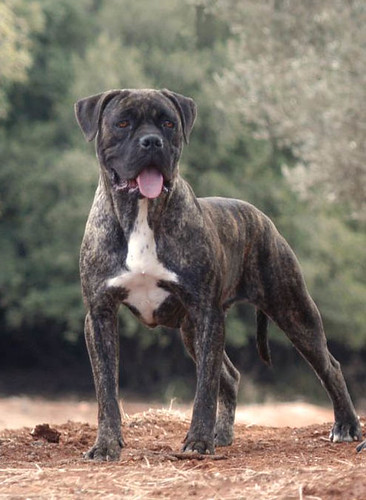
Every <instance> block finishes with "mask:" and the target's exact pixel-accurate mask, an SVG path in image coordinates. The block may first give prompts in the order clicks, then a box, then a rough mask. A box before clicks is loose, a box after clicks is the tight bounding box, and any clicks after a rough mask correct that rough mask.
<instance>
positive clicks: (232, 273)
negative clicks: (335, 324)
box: [75, 89, 361, 460]
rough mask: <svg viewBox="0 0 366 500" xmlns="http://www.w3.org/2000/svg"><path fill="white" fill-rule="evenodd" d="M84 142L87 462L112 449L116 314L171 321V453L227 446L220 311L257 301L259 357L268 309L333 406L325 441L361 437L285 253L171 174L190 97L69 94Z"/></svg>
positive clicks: (236, 208) (265, 354)
mask: <svg viewBox="0 0 366 500" xmlns="http://www.w3.org/2000/svg"><path fill="white" fill-rule="evenodd" d="M75 113H76V118H77V121H78V123H79V125H80V128H81V130H82V132H83V134H84V136H85V138H86V140H87V141H92V140H94V139H96V141H95V142H96V152H97V158H98V160H99V165H100V177H99V184H98V187H97V190H96V193H95V198H94V202H93V205H92V208H91V211H90V214H89V217H88V221H87V224H86V229H85V234H84V238H83V242H82V245H81V252H80V276H81V284H82V294H83V300H84V303H85V307H86V311H87V314H86V319H85V337H86V344H87V348H88V352H89V356H90V360H91V365H92V370H93V376H94V383H95V389H96V396H97V401H98V433H97V438H96V442H95V444H94V446H93V447H92V448H91V449H90V450H89V451H88V452H87V453H86V455H85V457H86V458H87V459H94V460H118V459H119V457H120V452H121V449H122V447H123V446H124V442H123V438H122V433H121V415H120V409H119V404H118V330H117V311H118V308H119V305H120V304H121V303H122V304H124V305H126V306H127V307H128V308H129V309H130V310H131V311H132V313H133V314H134V315H135V316H136V317H137V318H138V319H139V320H140V321H141V322H142V323H144V324H145V325H147V326H148V327H151V328H153V327H155V326H157V325H163V326H166V327H172V328H180V332H181V335H182V339H183V342H184V345H185V347H186V349H187V351H188V353H189V354H190V356H191V357H192V358H193V360H194V361H195V363H196V373H197V386H196V393H195V398H194V404H193V413H192V420H191V425H190V429H189V431H188V433H187V435H186V437H185V440H184V445H183V451H187V452H198V453H209V454H213V453H214V450H215V446H226V445H230V444H231V443H232V440H233V425H234V417H235V409H236V401H237V393H238V385H239V373H238V371H237V370H236V368H235V367H234V366H233V364H232V363H231V361H230V359H229V357H228V356H227V354H226V352H225V326H224V318H225V311H226V310H227V309H228V308H229V307H230V306H231V305H232V304H233V303H235V302H237V301H246V302H248V303H250V304H252V305H254V306H255V308H256V311H257V342H258V348H259V353H260V355H261V357H262V358H263V359H264V361H266V362H267V363H270V354H269V349H268V341H267V325H268V321H269V319H270V320H272V321H273V322H274V323H275V324H277V325H278V326H279V328H280V329H281V330H283V331H284V333H285V334H286V335H287V336H288V338H289V339H290V340H291V341H292V343H293V344H294V346H295V347H296V349H297V350H298V351H299V352H300V353H301V354H302V356H303V357H304V358H305V359H306V360H307V362H308V363H309V364H310V365H311V366H312V368H313V369H314V371H315V373H316V374H317V376H318V377H319V379H320V380H321V382H322V384H323V386H324V387H325V389H326V391H327V392H328V395H329V397H330V399H331V401H332V403H333V407H334V416H335V422H334V425H333V427H332V429H331V433H330V439H331V440H332V441H333V442H337V441H353V440H358V439H360V438H361V427H360V423H359V419H358V418H357V415H356V413H355V410H354V407H353V404H352V402H351V398H350V396H349V393H348V390H347V387H346V384H345V381H344V378H343V375H342V372H341V369H340V365H339V363H338V361H336V360H335V359H334V357H333V356H332V355H331V354H330V353H329V351H328V348H327V342H326V338H325V334H324V331H323V326H322V320H321V317H320V314H319V311H318V309H317V307H316V305H315V304H314V302H313V300H312V299H311V297H310V295H309V293H308V291H307V288H306V285H305V282H304V278H303V275H302V272H301V270H300V267H299V264H298V261H297V259H296V257H295V255H294V253H293V251H292V250H291V248H290V247H289V245H288V243H287V242H286V241H285V239H284V238H283V237H282V236H281V235H280V234H279V232H278V231H277V229H276V228H275V226H274V224H273V223H272V222H271V220H270V219H269V218H268V217H266V216H265V215H264V214H263V213H262V212H260V211H259V210H258V209H257V208H255V207H254V206H252V205H251V204H249V203H246V202H244V201H240V200H235V199H227V198H220V197H212V198H197V197H196V196H195V195H194V192H193V190H192V188H191V187H190V185H189V184H188V183H187V182H186V181H185V180H184V179H183V178H182V177H181V176H180V175H179V158H180V155H181V152H182V147H183V143H184V142H185V143H188V139H189V136H190V133H191V130H192V127H193V124H194V121H195V118H196V104H195V103H194V101H193V100H192V99H190V98H188V97H185V96H182V95H180V94H178V93H175V92H171V91H169V90H166V89H164V90H152V89H140V90H132V89H131V90H129V89H125V90H109V91H106V92H103V93H101V94H98V95H94V96H90V97H87V98H85V99H81V100H79V101H78V102H77V103H76V104H75Z"/></svg>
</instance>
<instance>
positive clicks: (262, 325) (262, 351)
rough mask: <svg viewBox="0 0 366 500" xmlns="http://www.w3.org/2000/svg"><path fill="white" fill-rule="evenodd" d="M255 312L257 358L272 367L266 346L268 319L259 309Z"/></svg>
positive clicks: (267, 346) (267, 345)
mask: <svg viewBox="0 0 366 500" xmlns="http://www.w3.org/2000/svg"><path fill="white" fill-rule="evenodd" d="M256 312H257V348H258V352H259V356H260V357H261V359H262V360H263V361H264V362H265V363H266V364H267V365H268V366H272V360H271V353H270V349H269V344H268V317H267V316H266V315H265V314H264V312H263V311H261V310H260V309H257V310H256Z"/></svg>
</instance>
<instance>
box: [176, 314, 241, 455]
mask: <svg viewBox="0 0 366 500" xmlns="http://www.w3.org/2000/svg"><path fill="white" fill-rule="evenodd" d="M181 335H182V340H183V342H184V345H185V347H186V349H187V352H188V353H189V355H190V356H191V357H192V359H193V360H194V362H196V355H195V352H194V331H193V328H190V326H189V322H188V321H185V323H184V325H183V327H182V329H181ZM239 381H240V374H239V371H238V370H237V369H236V368H235V366H234V365H233V364H232V362H231V361H230V359H229V356H228V355H227V354H226V352H224V357H223V362H222V368H221V373H220V387H219V409H218V415H217V418H216V425H215V446H229V445H230V444H231V443H232V441H233V436H234V420H235V410H236V404H237V395H238V389H239Z"/></svg>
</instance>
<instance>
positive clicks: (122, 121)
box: [117, 120, 130, 128]
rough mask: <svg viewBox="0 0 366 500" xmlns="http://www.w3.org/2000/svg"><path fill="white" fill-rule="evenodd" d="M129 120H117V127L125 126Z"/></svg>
mask: <svg viewBox="0 0 366 500" xmlns="http://www.w3.org/2000/svg"><path fill="white" fill-rule="evenodd" d="M129 124H130V122H129V121H128V120H121V121H120V122H117V127H118V128H126V127H128V126H129Z"/></svg>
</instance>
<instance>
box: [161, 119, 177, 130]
mask: <svg viewBox="0 0 366 500" xmlns="http://www.w3.org/2000/svg"><path fill="white" fill-rule="evenodd" d="M174 126H175V125H174V123H173V122H171V121H170V120H165V121H163V127H165V128H174Z"/></svg>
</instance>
